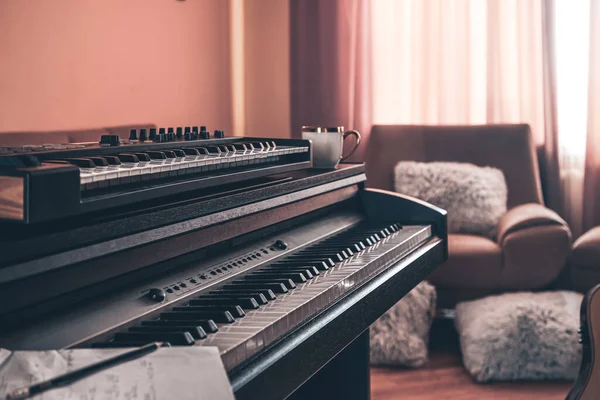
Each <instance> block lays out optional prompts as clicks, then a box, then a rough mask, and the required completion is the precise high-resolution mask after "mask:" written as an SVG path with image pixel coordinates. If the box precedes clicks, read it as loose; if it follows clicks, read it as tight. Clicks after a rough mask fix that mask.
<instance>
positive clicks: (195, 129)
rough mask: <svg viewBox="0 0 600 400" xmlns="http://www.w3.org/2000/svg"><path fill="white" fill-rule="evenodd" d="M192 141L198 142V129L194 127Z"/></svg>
mask: <svg viewBox="0 0 600 400" xmlns="http://www.w3.org/2000/svg"><path fill="white" fill-rule="evenodd" d="M192 140H198V127H197V126H192Z"/></svg>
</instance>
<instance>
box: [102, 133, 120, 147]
mask: <svg viewBox="0 0 600 400" xmlns="http://www.w3.org/2000/svg"><path fill="white" fill-rule="evenodd" d="M120 144H121V139H120V138H119V135H102V136H100V146H119V145H120Z"/></svg>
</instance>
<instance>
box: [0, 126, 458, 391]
mask: <svg viewBox="0 0 600 400" xmlns="http://www.w3.org/2000/svg"><path fill="white" fill-rule="evenodd" d="M200 140H201V139H198V141H200ZM210 140H213V139H210ZM220 140H221V141H220ZM270 141H273V142H274V145H271V143H270ZM255 143H261V144H262V145H263V147H261V146H260V145H258V144H255ZM188 144H189V145H190V146H189V148H191V149H196V150H198V149H199V148H200V147H203V148H208V147H210V146H215V147H218V146H230V147H229V148H230V151H231V152H233V154H234V155H237V154H241V157H244V156H246V155H254V154H259V157H260V159H262V157H263V156H265V155H266V157H267V158H268V157H270V152H272V151H277V150H278V149H280V150H281V149H283V150H291V152H290V153H287V154H284V153H279V155H278V157H280V158H279V160H278V161H274V160H273V163H271V162H265V163H259V164H256V163H250V162H248V163H246V164H244V163H243V161H244V160H243V159H242V164H241V165H235V166H233V167H232V166H231V165H230V166H227V167H223V170H222V173H223V174H225V175H224V176H229V177H230V178H228V179H223V181H222V182H214V184H211V185H208V186H207V185H201V186H200V187H193V188H188V189H187V190H185V191H177V190H175V191H174V192H173V193H170V194H167V195H165V194H164V193H155V194H154V195H152V191H153V190H156V191H161V190H163V189H164V188H165V187H167V186H168V185H171V184H173V182H176V183H182V182H187V181H188V180H191V181H195V182H197V181H199V180H202V179H208V178H209V177H216V176H218V174H220V173H217V172H216V171H217V170H210V169H209V170H208V171H205V170H202V169H201V170H196V172H193V173H192V174H191V175H190V176H188V175H182V176H181V177H180V176H179V175H177V177H175V176H170V175H165V176H164V178H161V177H160V175H159V176H158V177H157V178H156V181H154V178H153V180H152V181H151V182H152V184H151V185H150V186H147V187H145V189H144V191H146V192H150V195H149V196H147V197H146V198H144V199H143V201H139V202H129V203H123V204H117V203H111V204H110V205H109V206H108V205H107V206H106V208H103V207H99V208H97V209H95V210H94V212H90V210H84V209H83V208H79V209H76V210H75V211H73V212H70V211H65V212H64V213H63V214H61V215H56V214H54V215H52V218H43V217H40V218H39V219H28V220H27V221H24V220H21V221H22V222H27V223H22V224H15V223H14V222H9V221H5V222H4V223H3V224H2V229H1V230H0V254H1V256H0V293H1V298H2V301H0V327H1V328H0V347H3V348H8V349H11V350H23V349H32V350H40V349H62V348H85V347H88V348H108V347H110V348H114V347H123V348H126V347H137V346H141V345H144V344H146V343H149V342H152V341H166V342H169V343H170V344H171V345H172V346H216V347H218V349H219V351H220V353H221V358H222V361H223V364H224V365H225V367H226V369H227V371H228V374H229V378H230V382H231V385H232V387H233V390H234V393H235V395H236V398H238V399H284V398H291V399H302V398H311V399H313V398H314V399H318V398H330V399H332V398H336V399H337V398H344V399H350V398H351V399H361V398H363V399H367V398H369V370H368V361H369V359H368V358H369V335H368V332H369V331H368V328H369V326H370V324H372V323H373V322H374V321H375V320H376V319H377V318H378V317H380V316H381V315H382V314H383V313H384V312H385V311H386V310H388V309H389V308H390V307H391V306H392V305H394V304H395V303H396V302H397V301H398V300H400V299H401V298H402V297H403V296H404V295H405V294H406V293H408V292H409V291H410V290H411V289H412V288H414V287H415V286H416V285H417V284H418V283H419V282H421V281H422V280H423V279H425V278H426V277H427V275H428V274H429V273H430V272H431V271H432V270H433V269H434V268H435V267H436V266H437V265H438V264H440V263H442V262H444V261H445V260H446V258H447V232H446V213H445V211H444V210H441V209H439V208H436V207H434V206H432V205H429V204H427V203H424V202H422V201H419V200H417V199H413V198H409V197H406V196H403V195H401V194H397V193H390V192H385V191H381V190H374V189H368V188H366V176H365V168H364V165H363V164H360V163H356V164H340V165H339V166H338V167H337V168H336V169H332V170H316V169H312V168H296V167H293V169H292V170H286V169H283V170H273V172H274V173H270V172H267V171H266V170H267V169H269V168H272V167H274V166H275V167H285V165H291V164H294V163H307V164H306V165H307V166H310V162H311V158H310V142H304V141H289V140H283V139H275V140H271V139H268V140H267V139H250V138H231V139H226V138H219V139H217V141H216V142H212V141H211V142H206V143H204V142H203V143H202V144H203V145H202V146H200V145H199V144H198V143H197V141H194V140H193V138H192V137H190V140H189V141H185V140H184V141H181V142H166V143H163V142H153V143H152V144H148V145H146V144H144V145H140V144H126V143H120V145H119V146H118V147H119V149H118V150H117V151H116V152H115V151H114V150H113V149H112V148H111V146H106V147H104V146H99V145H98V146H95V145H94V146H91V145H90V146H89V147H84V148H80V149H55V150H59V151H60V152H56V153H54V152H53V151H54V150H53V151H49V153H48V154H51V156H49V157H48V156H46V155H44V151H39V152H34V153H31V154H30V155H35V157H36V158H37V159H38V161H41V162H40V164H41V165H42V166H44V165H50V167H49V168H51V169H53V168H55V167H56V168H58V169H60V168H66V169H68V170H69V171H72V172H73V175H76V176H77V177H78V179H79V181H78V182H77V189H78V191H79V194H80V196H79V198H78V201H79V202H80V203H79V204H84V203H85V202H84V199H85V195H82V194H83V193H85V192H86V191H88V190H89V191H90V192H93V191H95V190H96V189H97V190H101V189H110V188H111V187H112V186H111V185H109V186H108V188H106V187H104V188H95V187H92V188H88V187H86V186H85V185H87V184H88V182H86V181H83V180H82V179H83V178H84V177H85V176H86V172H84V171H82V169H83V168H88V167H87V166H89V168H92V164H90V163H87V164H86V163H84V162H83V161H81V164H78V163H80V161H77V162H73V161H72V158H73V154H72V153H70V152H69V150H84V149H85V150H86V151H87V150H89V153H86V154H85V155H81V156H78V157H75V158H81V159H91V160H92V162H93V163H94V165H93V168H97V167H98V166H100V167H107V166H106V165H101V164H103V163H102V162H101V161H99V160H98V161H96V160H95V158H96V157H103V158H104V159H106V157H112V156H113V155H114V154H117V155H114V157H117V158H118V159H119V160H120V161H121V164H123V163H125V162H126V161H125V159H126V157H123V156H122V155H123V154H136V153H148V152H163V153H166V152H168V151H173V152H174V150H168V149H174V148H177V149H186V148H188V146H187V145H188ZM249 144H252V146H249ZM267 145H268V146H269V147H272V149H271V150H269V149H267V150H265V147H266V146H267ZM231 146H232V147H231ZM113 147H117V146H113ZM233 148H235V151H234V150H233ZM240 148H241V149H244V148H245V150H243V152H242V151H241V150H240V153H238V150H239V149H240ZM248 148H250V149H249V150H248ZM105 149H110V150H111V151H109V152H106V153H105V152H104V150H105ZM135 149H137V150H135ZM149 149H152V150H149ZM38 150H39V149H38ZM134 150H135V152H134ZM307 150H308V152H307ZM190 153H193V152H190ZM11 154H14V153H11ZM16 154H23V153H16ZM107 154H110V156H107ZM186 154H187V153H186ZM209 154H210V151H209ZM205 155H206V154H205ZM193 156H194V157H197V156H199V154H196V153H194V154H193ZM286 156H290V157H286ZM219 157H220V156H219ZM225 157H227V156H225ZM236 157H237V156H236ZM303 157H307V158H303ZM175 158H178V157H175ZM180 158H182V160H181V161H180V162H186V160H187V159H186V158H185V157H183V156H182V157H180ZM50 159H52V160H56V161H57V162H56V163H53V162H50V161H47V160H50ZM209 159H210V160H211V161H212V160H215V159H216V158H209ZM62 160H66V162H67V163H63V162H60V161H62ZM162 160H165V159H164V158H163V159H162ZM200 160H206V158H201V159H200ZM219 160H220V158H219ZM232 160H236V161H232ZM237 160H238V159H237V158H234V159H230V160H228V162H229V163H234V162H235V163H237V162H238V161H237ZM248 161H249V160H248ZM138 162H142V161H140V157H138ZM150 162H152V157H151V161H150ZM109 164H110V163H109ZM82 165H83V166H82ZM117 165H119V164H117ZM204 166H205V165H203V166H202V167H204ZM4 168H5V169H4V170H3V172H2V173H3V174H4V175H3V176H9V175H8V172H6V171H7V170H8V169H10V168H15V167H14V166H13V167H11V166H8V167H4ZM31 168H34V169H35V168H39V166H38V167H35V166H34V167H22V166H18V167H16V170H18V171H19V172H18V173H14V174H13V175H10V176H19V177H26V180H27V179H31V180H38V179H39V182H37V183H36V184H39V185H42V186H43V185H44V183H43V182H44V179H45V178H44V177H43V176H44V174H40V176H39V177H35V178H32V176H33V175H35V173H34V172H35V171H33V170H32V169H31ZM133 168H138V166H135V167H133ZM139 168H146V166H145V165H144V166H139ZM190 168H197V167H190ZM229 168H234V169H232V170H231V171H228V169H229ZM263 168H264V169H265V170H264V171H262V169H263ZM101 171H104V170H99V171H98V172H92V174H95V173H103V172H101ZM248 171H254V173H253V174H251V175H247V172H248ZM259 171H260V172H259ZM55 172H56V175H54V173H55ZM171 172H172V170H171ZM158 173H159V174H160V173H162V171H161V172H158ZM213 173H215V174H216V175H213ZM151 174H152V173H151ZM237 174H240V176H235V175H237ZM67 175H70V174H68V173H65V177H66V176H67ZM231 175H233V176H234V177H231ZM58 176H59V172H58V171H53V172H51V173H48V175H47V178H48V179H50V180H54V179H56V180H59V178H58ZM163 179H164V181H163ZM171 179H175V180H171ZM54 182H56V181H54ZM92 182H93V179H92ZM29 183H30V184H31V181H30V182H29ZM138 183H139V182H138ZM128 185H131V186H128ZM121 186H122V187H121ZM175 186H177V185H175ZM117 188H118V189H117ZM126 188H130V189H131V191H132V192H135V191H138V190H139V186H136V184H135V183H132V182H129V183H121V184H118V185H115V190H116V191H115V192H110V194H113V193H121V194H124V195H126V194H127V190H126ZM98 193H100V192H98ZM103 193H105V194H106V193H109V192H103ZM5 194H6V192H5V191H3V192H2V193H1V194H0V195H5ZM29 194H30V195H33V196H35V194H34V193H29ZM73 194H74V193H70V194H68V195H69V196H70V195H73ZM52 195H53V196H56V197H60V196H67V194H66V193H53V194H52ZM33 196H32V197H31V198H29V200H30V201H31V202H32V203H30V207H31V206H32V204H33V203H34V202H35V201H37V200H36V198H35V197H33ZM93 196H96V195H93ZM107 196H108V198H110V195H108V194H107ZM75 197H77V196H75ZM101 198H102V195H100V194H98V195H97V196H96V199H97V201H99V202H100V201H101V200H100V199H101ZM4 200H6V199H4ZM6 201H7V200H6ZM30 215H32V214H30ZM199 393H201V388H199Z"/></svg>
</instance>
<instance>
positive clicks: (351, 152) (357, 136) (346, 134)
mask: <svg viewBox="0 0 600 400" xmlns="http://www.w3.org/2000/svg"><path fill="white" fill-rule="evenodd" d="M350 135H353V136H355V137H356V143H355V144H354V148H353V149H352V150H351V151H350V154H348V155H347V156H346V157H344V156H343V155H342V157H340V161H344V160H345V159H347V158H348V157H350V156H351V155H352V154H354V152H355V151H356V149H358V145H360V133H358V131H346V132H344V137H343V139H342V140H343V141H345V140H346V138H347V137H348V136H350Z"/></svg>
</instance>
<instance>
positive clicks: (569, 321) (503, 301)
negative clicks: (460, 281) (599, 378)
mask: <svg viewBox="0 0 600 400" xmlns="http://www.w3.org/2000/svg"><path fill="white" fill-rule="evenodd" d="M582 298H583V295H582V294H580V293H575V292H569V291H556V292H542V293H531V292H522V293H506V294H502V295H496V296H489V297H486V298H483V299H480V300H474V301H468V302H464V303H459V304H457V306H456V319H455V320H454V322H455V324H456V328H457V330H458V333H459V335H460V346H461V349H462V357H463V362H464V364H465V368H466V369H467V371H469V373H470V374H471V376H472V377H473V378H474V379H475V380H476V381H477V382H489V381H507V380H521V379H527V380H529V379H568V380H572V379H575V377H576V376H577V372H578V370H579V365H580V363H581V345H580V344H579V343H577V328H578V327H579V309H580V307H581V300H582Z"/></svg>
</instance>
